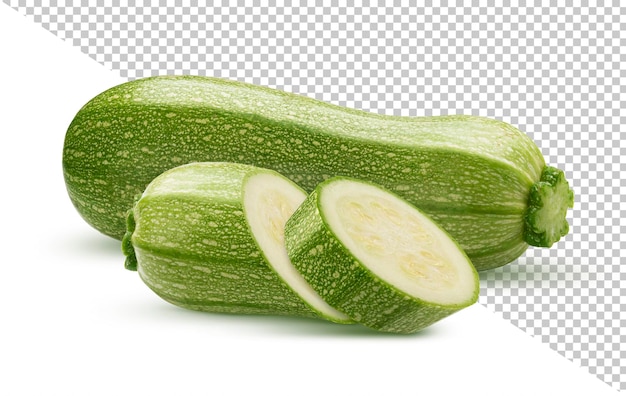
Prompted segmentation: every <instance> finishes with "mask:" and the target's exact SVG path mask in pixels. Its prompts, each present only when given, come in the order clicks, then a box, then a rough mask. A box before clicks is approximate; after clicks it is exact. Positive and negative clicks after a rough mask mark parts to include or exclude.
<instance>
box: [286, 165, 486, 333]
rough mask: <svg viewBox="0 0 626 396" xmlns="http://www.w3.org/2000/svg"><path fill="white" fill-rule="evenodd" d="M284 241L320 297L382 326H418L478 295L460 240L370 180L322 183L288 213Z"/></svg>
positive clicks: (394, 329) (410, 330)
mask: <svg viewBox="0 0 626 396" xmlns="http://www.w3.org/2000/svg"><path fill="white" fill-rule="evenodd" d="M285 243H286V246H287V251H288V253H289V257H290V259H291V262H292V263H293V265H294V266H295V267H296V268H297V269H298V270H299V271H300V273H301V274H302V275H303V276H304V278H305V279H306V280H307V282H309V284H310V285H311V286H312V287H313V288H314V289H315V290H316V291H317V292H318V293H319V294H320V295H321V296H322V298H324V299H325V300H326V301H327V302H328V303H329V304H330V305H331V306H333V307H335V308H336V309H338V310H340V311H342V312H344V313H345V314H347V315H348V316H350V317H351V318H352V319H354V320H355V321H357V322H359V323H361V324H363V325H365V326H368V327H371V328H373V329H376V330H379V331H386V332H395V333H413V332H416V331H419V330H421V329H423V328H424V327H427V326H429V325H431V324H433V323H435V322H436V321H438V320H440V319H442V318H444V317H446V316H448V315H450V314H452V313H454V312H457V311H458V310H460V309H462V308H465V307H467V306H469V305H471V304H473V303H474V302H476V300H477V298H478V291H479V287H478V275H477V272H476V270H475V268H474V267H473V266H472V264H471V262H470V260H469V258H468V257H467V256H466V255H465V253H464V252H463V250H462V249H461V248H460V247H459V246H458V245H457V243H456V242H455V241H454V240H453V239H452V238H451V237H450V236H449V235H448V234H447V233H446V232H445V231H444V230H443V229H441V228H440V227H439V226H438V225H437V224H436V223H434V222H433V221H432V220H431V219H430V218H428V217H427V216H426V215H424V214H423V213H421V212H420V211H419V210H417V209H416V208H414V207H412V206H411V205H410V204H408V203H407V202H406V201H404V200H402V199H401V198H399V197H397V196H395V195H394V194H392V193H390V192H388V191H386V190H383V189H381V188H380V187H378V186H375V185H372V184H370V183H364V182H362V181H357V180H353V179H348V178H343V177H335V178H331V179H329V180H327V181H325V182H323V183H321V184H320V185H319V187H318V188H316V190H315V191H314V192H313V193H312V194H311V195H310V196H309V197H308V198H307V199H306V200H305V202H304V203H303V204H302V205H301V206H300V207H299V208H298V209H297V210H296V212H295V213H294V214H293V216H292V217H291V218H290V219H289V220H288V221H287V224H286V226H285Z"/></svg>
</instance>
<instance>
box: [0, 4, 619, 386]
mask: <svg viewBox="0 0 626 396" xmlns="http://www.w3.org/2000/svg"><path fill="white" fill-rule="evenodd" d="M0 54H1V55H0V166H1V170H2V173H1V174H2V185H3V186H2V190H1V192H0V200H1V201H0V203H1V206H0V208H1V210H2V221H1V223H0V224H2V228H3V230H4V233H3V236H2V238H1V239H0V241H1V244H2V245H1V246H2V251H3V252H4V255H3V258H2V259H1V260H2V267H1V268H2V271H1V272H0V303H1V304H2V305H1V306H0V315H1V316H0V317H1V319H0V322H1V324H0V395H37V394H39V395H96V394H103V395H104V394H106V395H112V394H116V395H148V394H149V395H161V394H163V395H166V394H167V395H173V394H179V395H196V394H198V395H199V394H203V395H204V394H216V395H230V394H233V395H243V394H253V393H254V394H264V393H267V394H272V395H283V394H285V395H287V394H289V395H309V394H321V393H323V394H328V395H335V394H342V393H343V394H350V395H370V394H371V395H374V394H379V395H392V394H393V395H421V394H455V393H461V392H463V393H465V394H470V395H472V394H480V395H501V394H506V395H518V394H519V395H522V394H534V395H544V394H577V395H578V394H584V395H605V394H607V395H609V394H611V395H612V394H616V393H617V391H615V390H612V389H611V388H610V387H609V386H608V385H606V384H604V383H602V382H601V381H600V380H598V379H597V378H596V377H594V376H592V375H590V374H589V373H588V372H587V371H586V370H584V369H582V368H580V367H577V366H576V365H575V364H573V363H572V362H570V361H568V360H567V359H565V358H563V357H561V356H560V355H558V354H557V353H556V352H554V351H552V350H551V349H550V348H549V347H548V346H547V345H542V344H541V343H540V342H539V341H538V340H536V339H533V338H532V337H530V336H529V335H527V334H525V333H523V332H522V331H521V330H519V329H517V328H515V327H514V326H513V325H511V324H510V323H508V322H507V321H505V320H503V319H501V318H500V317H499V316H498V315H496V314H494V313H492V312H490V311H488V310H487V309H486V308H485V307H484V306H482V305H480V304H476V305H474V306H473V307H471V308H468V309H466V310H464V311H462V312H459V313H457V314H455V315H453V316H452V317H449V318H447V319H445V320H443V321H441V322H440V323H438V324H436V325H434V326H432V327H430V328H428V329H427V330H425V331H423V332H422V333H419V334H417V335H413V336H395V335H387V334H378V333H374V332H372V331H369V330H366V329H364V328H361V327H359V326H340V325H334V324H331V323H326V322H322V321H315V320H302V319H295V318H276V317H253V316H235V315H218V314H206V313H197V312H191V311H185V310H183V309H179V308H176V307H174V306H171V305H169V304H167V303H166V302H164V301H162V300H160V299H159V298H158V297H157V296H156V295H154V294H152V292H151V291H150V290H149V289H148V288H147V287H146V286H145V285H143V283H142V282H141V280H140V279H139V277H138V276H137V274H136V273H134V272H130V271H126V270H124V266H123V261H124V257H123V255H122V253H121V251H120V244H119V242H118V241H115V240H113V239H110V238H108V237H106V236H103V235H101V234H99V233H98V232H97V231H95V230H93V229H92V228H90V227H89V226H88V225H87V224H86V223H85V222H84V221H83V220H82V219H81V218H80V217H79V215H78V213H77V212H76V211H75V210H74V208H73V207H72V204H71V202H70V200H69V198H68V197H67V194H66V192H65V186H64V182H63V176H62V170H61V154H62V147H63V138H64V134H65V130H66V128H67V126H68V125H69V123H70V122H71V120H72V118H73V116H74V115H75V114H76V112H77V111H78V110H79V109H80V107H81V106H82V105H83V104H84V103H85V102H87V101H88V100H89V99H91V98H92V97H93V96H95V95H97V94H98V93H100V92H101V91H103V90H105V89H107V88H109V87H111V86H113V85H116V84H119V83H122V82H123V79H122V78H120V77H119V75H116V73H115V72H111V71H110V70H106V69H105V68H104V67H103V66H101V65H99V64H97V63H96V62H95V61H93V60H92V59H90V58H89V57H88V56H86V55H84V54H82V53H81V52H80V51H79V49H77V48H73V47H72V46H70V45H69V44H67V43H65V42H62V41H61V40H60V39H58V38H57V37H55V36H53V35H52V34H50V33H48V32H46V31H45V30H43V29H42V28H41V27H40V26H39V25H37V24H35V23H33V22H32V21H29V20H27V19H26V18H24V17H22V16H21V15H19V14H18V13H17V12H15V11H13V10H12V9H10V8H9V7H8V6H6V5H4V4H0Z"/></svg>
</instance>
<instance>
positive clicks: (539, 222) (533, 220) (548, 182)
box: [524, 166, 574, 247]
mask: <svg viewBox="0 0 626 396" xmlns="http://www.w3.org/2000/svg"><path fill="white" fill-rule="evenodd" d="M572 207H574V192H573V191H572V190H571V189H570V188H569V184H568V183H567V180H566V179H565V174H564V173H563V171H561V170H560V169H557V168H554V167H551V166H546V167H545V168H544V170H543V172H542V174H541V179H540V180H539V181H538V182H537V183H535V184H533V186H532V188H531V189H530V196H529V199H528V210H527V212H526V216H525V226H526V227H525V229H524V240H525V241H526V242H528V244H530V245H533V246H539V247H550V246H552V245H553V244H554V243H556V242H558V241H559V240H560V239H561V237H563V236H565V235H567V233H568V232H569V224H568V222H567V219H566V218H565V217H566V215H567V209H568V208H572Z"/></svg>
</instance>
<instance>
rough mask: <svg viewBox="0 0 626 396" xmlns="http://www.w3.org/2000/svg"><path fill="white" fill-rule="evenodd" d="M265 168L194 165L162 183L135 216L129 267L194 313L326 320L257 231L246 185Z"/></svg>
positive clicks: (127, 246) (127, 245)
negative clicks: (291, 283)
mask: <svg viewBox="0 0 626 396" xmlns="http://www.w3.org/2000/svg"><path fill="white" fill-rule="evenodd" d="M258 172H271V173H273V171H268V170H261V169H258V168H256V167H253V166H250V165H243V164H234V163H192V164H187V165H183V166H180V167H176V168H173V169H171V170H169V171H166V172H164V173H163V174H161V175H160V176H158V177H157V178H155V179H154V181H153V182H152V183H150V185H149V186H148V188H147V189H146V191H145V192H144V193H143V194H142V196H141V197H140V198H139V199H138V201H137V202H136V204H135V206H134V207H133V209H132V210H131V211H129V216H128V231H127V233H126V235H125V236H124V238H123V243H122V249H123V251H124V253H125V254H126V257H127V259H126V268H127V269H130V270H137V272H138V273H139V276H140V278H141V279H142V281H143V282H144V283H145V284H146V285H147V286H148V287H149V288H150V289H151V290H152V291H154V292H155V293H156V294H157V295H158V296H159V297H161V298H162V299H164V300H166V301H168V302H170V303H172V304H174V305H177V306H180V307H183V308H187V309H192V310H198V311H206V312H222V313H235V314H268V315H292V316H302V317H312V318H317V317H319V316H318V315H317V314H316V313H315V312H314V311H312V310H311V309H310V307H309V306H308V305H307V304H306V303H304V301H302V300H301V299H300V297H298V296H297V295H296V294H295V293H294V292H293V291H292V290H291V289H290V288H289V287H288V286H287V285H286V284H285V283H284V282H283V280H282V279H281V278H280V277H279V276H278V275H277V274H276V273H275V272H274V271H273V270H272V269H271V267H270V266H269V264H268V263H267V261H266V259H265V257H264V255H263V253H262V252H261V250H260V249H259V247H258V245H257V243H256V241H255V239H254V237H253V236H252V232H251V230H250V228H249V225H248V222H247V220H246V216H245V208H244V207H243V186H244V184H245V181H246V179H247V178H248V177H250V176H252V175H254V174H257V173H258Z"/></svg>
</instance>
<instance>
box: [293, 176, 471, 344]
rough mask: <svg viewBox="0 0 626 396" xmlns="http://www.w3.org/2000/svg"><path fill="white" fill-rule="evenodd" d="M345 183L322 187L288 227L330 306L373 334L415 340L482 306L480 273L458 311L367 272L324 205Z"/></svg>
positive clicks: (310, 278) (303, 269)
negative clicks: (329, 191)
mask: <svg viewBox="0 0 626 396" xmlns="http://www.w3.org/2000/svg"><path fill="white" fill-rule="evenodd" d="M339 179H341V178H340V177H335V178H332V179H329V180H327V181H325V182H323V183H321V184H320V185H319V186H318V187H317V188H316V189H315V191H313V193H312V194H310V195H309V196H308V197H307V199H306V200H305V201H304V203H303V204H302V205H301V206H300V207H299V208H298V209H297V210H296V211H295V212H294V214H293V215H292V216H291V218H290V219H289V220H288V221H287V224H286V225H285V245H286V246H287V252H288V253H289V258H290V260H291V262H292V264H293V265H294V267H296V268H297V269H298V271H299V272H300V273H301V274H302V276H303V277H304V278H305V279H306V281H307V282H308V283H309V284H310V285H311V286H312V287H313V289H314V290H315V291H316V292H317V293H318V294H319V295H320V296H321V297H322V298H323V299H324V300H325V301H326V302H327V303H328V304H329V305H330V306H332V307H334V308H335V309H337V310H339V311H341V312H344V313H345V314H346V315H348V316H350V317H351V318H352V319H354V320H355V321H356V322H358V323H360V324H362V325H365V326H367V327H370V328H372V329H375V330H378V331H384V332H391V333H404V334H409V333H415V332H417V331H419V330H422V329H424V328H425V327H427V326H430V325H432V324H433V323H435V322H437V321H439V320H441V319H443V318H445V317H447V316H449V315H451V314H453V313H455V312H457V311H459V310H461V309H463V308H465V307H468V306H470V305H472V304H474V303H475V302H476V301H477V299H478V294H479V284H478V274H477V273H476V271H475V270H474V269H472V271H473V274H474V282H475V292H474V295H473V296H472V297H471V299H469V300H468V301H466V302H465V303H463V304H457V305H440V304H434V303H431V302H427V301H423V300H419V299H416V298H414V297H411V296H409V295H407V294H406V293H403V292H401V291H400V290H399V289H397V288H396V287H394V286H392V285H390V284H388V283H386V282H385V281H383V280H381V279H380V278H379V277H377V276H376V275H374V274H373V273H372V272H371V271H370V270H369V269H367V268H366V267H365V265H363V264H362V263H361V262H360V261H359V260H358V259H357V258H356V257H355V256H354V255H353V254H352V253H351V252H350V251H349V250H348V249H347V248H346V247H345V245H344V244H342V243H341V241H340V240H339V239H338V238H337V236H336V235H335V234H334V233H333V231H332V230H331V228H330V227H329V225H328V221H327V220H326V218H325V214H324V210H323V208H321V205H320V194H321V193H322V190H323V188H324V187H325V186H326V185H328V184H330V183H332V182H333V181H334V180H339ZM416 210H417V209H416ZM389 237H390V238H393V235H389ZM468 265H470V264H469V262H468Z"/></svg>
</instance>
